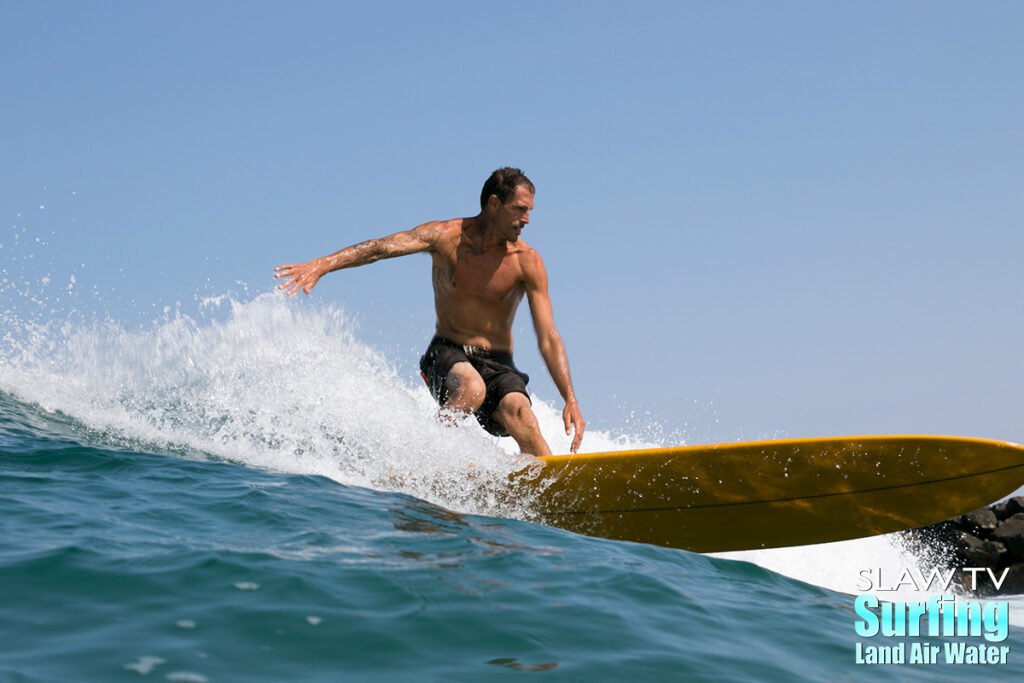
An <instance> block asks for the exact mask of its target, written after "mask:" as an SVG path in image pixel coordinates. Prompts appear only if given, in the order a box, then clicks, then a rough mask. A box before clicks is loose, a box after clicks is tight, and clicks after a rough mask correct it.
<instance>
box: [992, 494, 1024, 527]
mask: <svg viewBox="0 0 1024 683" xmlns="http://www.w3.org/2000/svg"><path fill="white" fill-rule="evenodd" d="M992 511H993V512H994V513H995V515H996V517H998V518H999V520H1000V521H1002V520H1004V519H1009V518H1010V517H1013V516H1014V515H1016V514H1018V513H1020V512H1024V496H1016V497H1014V498H1010V499H1009V500H1004V501H1003V502H1002V503H999V504H998V505H993V506H992Z"/></svg>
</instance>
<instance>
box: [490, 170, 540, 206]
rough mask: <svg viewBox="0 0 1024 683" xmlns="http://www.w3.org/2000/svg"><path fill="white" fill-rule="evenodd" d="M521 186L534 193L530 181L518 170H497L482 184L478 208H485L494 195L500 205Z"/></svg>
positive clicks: (534, 190)
mask: <svg viewBox="0 0 1024 683" xmlns="http://www.w3.org/2000/svg"><path fill="white" fill-rule="evenodd" d="M520 185H522V186H523V187H525V188H526V189H527V190H529V191H530V192H536V191H537V190H536V189H535V188H534V187H533V183H531V182H530V179H529V178H527V177H526V175H525V174H524V173H523V172H522V171H520V170H519V169H518V168H510V167H508V166H506V167H505V168H499V169H498V170H497V171H495V172H494V173H492V174H491V177H490V178H488V179H487V182H485V183H484V189H483V190H481V191H480V208H481V209H483V208H484V207H485V206H487V200H488V199H490V198H491V195H492V194H493V195H495V196H496V197H497V198H498V201H500V202H501V203H502V204H504V203H505V202H507V201H508V200H509V198H510V197H511V196H512V195H514V194H515V192H516V188H517V187H519V186H520Z"/></svg>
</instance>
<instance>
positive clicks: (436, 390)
mask: <svg viewBox="0 0 1024 683" xmlns="http://www.w3.org/2000/svg"><path fill="white" fill-rule="evenodd" d="M533 195H534V187H533V183H531V182H530V180H529V178H527V177H526V176H525V175H523V173H522V172H521V171H520V170H519V169H517V168H500V169H498V170H497V171H495V172H494V173H492V174H491V176H490V178H488V179H487V182H485V183H484V187H483V191H482V192H481V194H480V213H479V214H478V215H477V216H475V217H473V218H453V219H451V220H447V221H431V222H430V223H424V224H423V225H420V226H418V227H416V228H413V229H412V230H407V231H405V232H396V233H395V234H393V235H390V236H388V237H383V238H381V239H374V240H368V241H366V242H361V243H359V244H355V245H353V246H351V247H347V248H345V249H342V250H341V251H339V252H336V253H334V254H331V255H330V256H325V257H323V258H318V259H314V260H312V261H309V262H307V263H300V264H297V265H284V266H278V267H277V268H276V271H275V277H277V278H286V279H285V281H284V282H283V283H281V284H280V285H279V286H278V289H285V290H287V292H288V294H289V295H293V294H295V293H296V292H298V291H299V290H302V291H304V292H305V293H306V294H309V293H310V290H312V289H313V287H314V286H316V283H317V282H318V281H319V280H320V278H321V277H323V276H324V275H326V274H327V273H330V272H332V271H335V270H341V269H342V268H354V267H355V266H362V265H365V264H367V263H373V262H374V261H379V260H380V259H385V258H394V257H396V256H405V255H406V254H416V253H419V252H424V251H426V252H429V253H430V256H431V258H432V259H433V278H432V279H433V282H434V309H435V310H436V312H437V325H436V334H435V337H434V339H433V340H432V341H431V342H430V346H429V347H428V348H427V351H426V353H425V354H424V355H423V358H421V359H420V369H421V370H422V371H423V375H424V377H426V379H427V384H428V385H429V386H430V393H431V394H432V395H433V396H434V398H435V399H436V400H437V401H438V403H440V404H441V405H442V406H443V407H445V408H449V409H452V410H456V411H461V412H465V413H470V412H472V413H473V414H474V415H475V416H476V418H477V420H478V421H479V422H480V424H481V425H482V426H483V427H484V429H486V430H487V431H488V432H490V433H491V434H495V435H498V436H505V435H509V436H511V437H512V438H514V439H515V440H516V443H518V444H519V449H520V450H521V451H522V452H523V453H528V454H530V455H536V456H545V455H551V449H550V448H549V447H548V444H547V442H546V441H545V440H544V437H543V436H541V433H540V427H539V425H538V424H537V417H536V416H535V415H534V414H533V410H532V408H531V403H530V397H529V393H528V392H527V389H526V383H527V382H528V381H529V377H528V376H527V375H525V374H524V373H522V372H519V370H518V369H517V368H516V366H515V364H514V363H513V362H512V323H513V320H514V319H515V315H516V309H517V308H518V307H519V302H520V301H522V299H523V295H524V294H525V295H526V299H527V301H529V302H530V314H531V316H532V317H533V328H534V330H535V331H536V333H537V342H538V344H539V346H540V352H541V356H543V357H544V362H545V364H546V365H547V366H548V371H549V372H550V373H551V378H552V379H553V380H554V381H555V386H557V387H558V391H559V392H561V394H562V398H563V399H565V409H564V410H563V411H562V420H563V422H564V423H565V433H566V435H569V434H570V433H572V432H571V431H570V428H572V429H574V430H575V433H574V434H573V440H572V446H571V447H570V450H571V451H572V452H573V453H575V452H576V451H577V449H578V448H579V445H580V441H581V440H582V439H583V429H584V427H585V425H586V421H585V420H584V419H583V415H582V414H581V413H580V408H579V404H578V403H577V402H576V394H575V393H574V391H573V387H572V379H571V378H570V376H569V361H568V359H567V358H566V355H565V345H564V344H563V343H562V337H561V336H560V335H559V334H558V331H557V330H556V329H555V321H554V317H553V314H552V310H551V299H550V298H549V296H548V274H547V270H545V268H544V262H543V261H542V260H541V258H540V254H538V253H537V252H536V251H534V249H533V248H532V247H530V246H529V245H528V244H526V243H525V242H523V241H522V240H520V239H519V234H520V233H521V232H522V231H523V228H525V227H526V225H527V224H528V223H529V222H530V211H531V210H532V209H533Z"/></svg>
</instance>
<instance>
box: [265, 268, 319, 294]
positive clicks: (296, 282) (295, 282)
mask: <svg viewBox="0 0 1024 683" xmlns="http://www.w3.org/2000/svg"><path fill="white" fill-rule="evenodd" d="M274 277H275V278H277V279H281V278H287V279H286V280H285V281H284V282H282V283H281V284H279V285H278V286H277V288H278V289H282V290H286V291H285V294H287V295H288V296H294V295H295V294H297V293H298V291H299V290H300V289H301V290H302V291H304V292H305V293H306V294H307V295H308V294H309V293H310V291H312V289H313V287H314V286H315V285H316V282H317V279H319V278H311V277H308V276H307V274H305V273H303V271H302V270H301V267H300V266H296V265H290V264H289V265H284V266H278V267H277V268H274Z"/></svg>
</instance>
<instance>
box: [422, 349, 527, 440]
mask: <svg viewBox="0 0 1024 683" xmlns="http://www.w3.org/2000/svg"><path fill="white" fill-rule="evenodd" d="M456 363H469V364H470V365H472V366H473V368H474V369H475V370H476V371H477V372H479V373H480V377H481V379H483V381H484V386H485V387H486V390H487V393H486V394H485V395H484V402H483V404H482V405H481V406H480V408H479V410H477V411H476V412H474V413H473V415H474V416H476V420H477V422H479V423H480V426H481V427H483V428H484V429H486V430H487V431H488V432H489V433H491V434H493V435H495V436H508V432H507V431H505V428H504V427H503V426H502V425H501V423H499V422H498V421H497V420H495V419H494V417H493V415H494V411H495V410H497V409H498V403H499V402H500V401H501V399H502V398H504V397H505V396H506V395H508V394H511V393H515V392H519V393H521V394H525V395H526V398H530V392H529V390H528V389H527V388H526V384H527V383H528V382H529V381H530V376H529V375H527V374H526V373H525V372H520V371H519V370H518V368H516V365H515V363H513V362H512V354H511V353H505V352H503V351H488V350H487V349H481V348H480V347H477V346H464V345H462V344H458V343H456V342H453V341H452V340H450V339H445V338H444V337H434V338H433V339H431V340H430V346H428V347H427V351H426V353H424V354H423V357H422V358H420V371H421V372H422V373H423V377H424V379H426V380H427V386H428V387H429V388H430V394H431V395H432V396H433V397H434V400H436V401H437V402H438V404H440V405H444V403H445V401H447V400H448V387H447V386H446V385H445V380H446V379H447V378H448V373H449V372H450V371H451V369H452V366H453V365H455V364H456ZM531 403H532V401H531Z"/></svg>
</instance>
